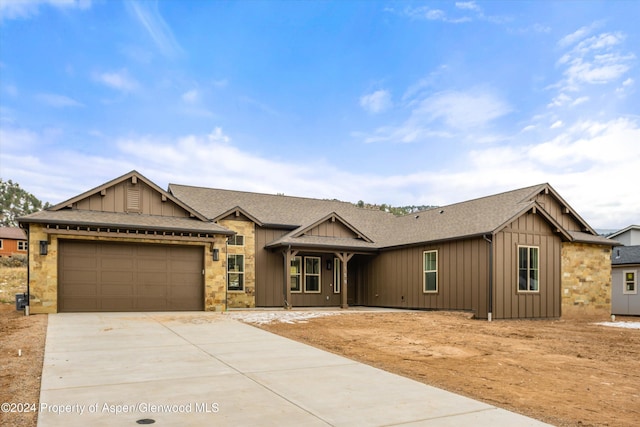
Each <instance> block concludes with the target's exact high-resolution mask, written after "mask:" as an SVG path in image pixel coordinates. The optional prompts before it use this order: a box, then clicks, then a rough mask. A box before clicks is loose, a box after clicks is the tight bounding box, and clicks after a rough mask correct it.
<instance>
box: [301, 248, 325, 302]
mask: <svg viewBox="0 0 640 427" xmlns="http://www.w3.org/2000/svg"><path fill="white" fill-rule="evenodd" d="M308 259H315V260H317V261H318V274H309V273H308V272H307V260H308ZM307 277H318V290H317V291H310V290H308V289H307ZM304 292H305V293H306V294H320V293H322V258H321V257H319V256H306V257H304Z"/></svg>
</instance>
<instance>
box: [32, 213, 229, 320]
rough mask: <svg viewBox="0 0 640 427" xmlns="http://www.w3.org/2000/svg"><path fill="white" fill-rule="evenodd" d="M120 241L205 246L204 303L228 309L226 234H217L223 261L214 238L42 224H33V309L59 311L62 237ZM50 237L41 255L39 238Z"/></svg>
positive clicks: (36, 310) (42, 311) (215, 308)
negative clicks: (63, 229)
mask: <svg viewBox="0 0 640 427" xmlns="http://www.w3.org/2000/svg"><path fill="white" fill-rule="evenodd" d="M59 238H62V239H66V240H93V241H111V242H114V241H117V242H129V243H159V244H165V245H166V244H176V245H197V246H203V247H204V249H205V250H204V257H205V258H204V260H205V261H204V268H205V283H204V284H205V295H204V306H205V310H207V311H224V310H225V309H226V306H225V301H226V293H225V283H226V261H224V262H223V261H222V260H226V255H225V254H224V247H225V243H226V237H225V236H216V238H215V243H214V245H215V247H217V248H222V249H221V251H220V252H221V254H220V260H221V261H213V255H212V252H211V243H210V242H188V241H183V240H166V239H150V238H131V237H130V238H123V237H116V236H105V237H94V236H81V235H78V236H69V235H56V234H48V233H45V232H44V229H43V227H42V226H41V225H39V224H31V225H30V227H29V247H30V248H31V249H30V251H29V291H30V300H29V306H30V307H29V309H30V312H31V313H34V314H37V313H57V311H58V239H59ZM40 240H48V241H49V247H48V251H47V252H48V253H47V255H40V250H39V247H40V245H39V241H40Z"/></svg>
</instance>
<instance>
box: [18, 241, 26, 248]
mask: <svg viewBox="0 0 640 427" xmlns="http://www.w3.org/2000/svg"><path fill="white" fill-rule="evenodd" d="M18 250H19V251H26V250H27V241H26V240H18Z"/></svg>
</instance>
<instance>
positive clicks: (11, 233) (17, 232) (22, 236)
mask: <svg viewBox="0 0 640 427" xmlns="http://www.w3.org/2000/svg"><path fill="white" fill-rule="evenodd" d="M0 239H12V240H27V235H26V233H25V232H24V230H23V229H22V228H20V227H0Z"/></svg>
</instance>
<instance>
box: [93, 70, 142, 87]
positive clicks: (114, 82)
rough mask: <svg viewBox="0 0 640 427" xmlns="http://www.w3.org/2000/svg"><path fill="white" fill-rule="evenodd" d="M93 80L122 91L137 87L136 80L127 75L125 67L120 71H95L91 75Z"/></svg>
mask: <svg viewBox="0 0 640 427" xmlns="http://www.w3.org/2000/svg"><path fill="white" fill-rule="evenodd" d="M93 78H94V80H95V81H97V82H99V83H102V84H104V85H106V86H109V87H110V88H112V89H116V90H119V91H122V92H133V91H135V90H136V89H137V88H138V86H139V85H138V82H137V81H136V80H135V79H133V78H132V77H131V76H129V72H128V71H127V70H126V69H122V70H120V71H112V72H104V73H95V74H94V75H93Z"/></svg>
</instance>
